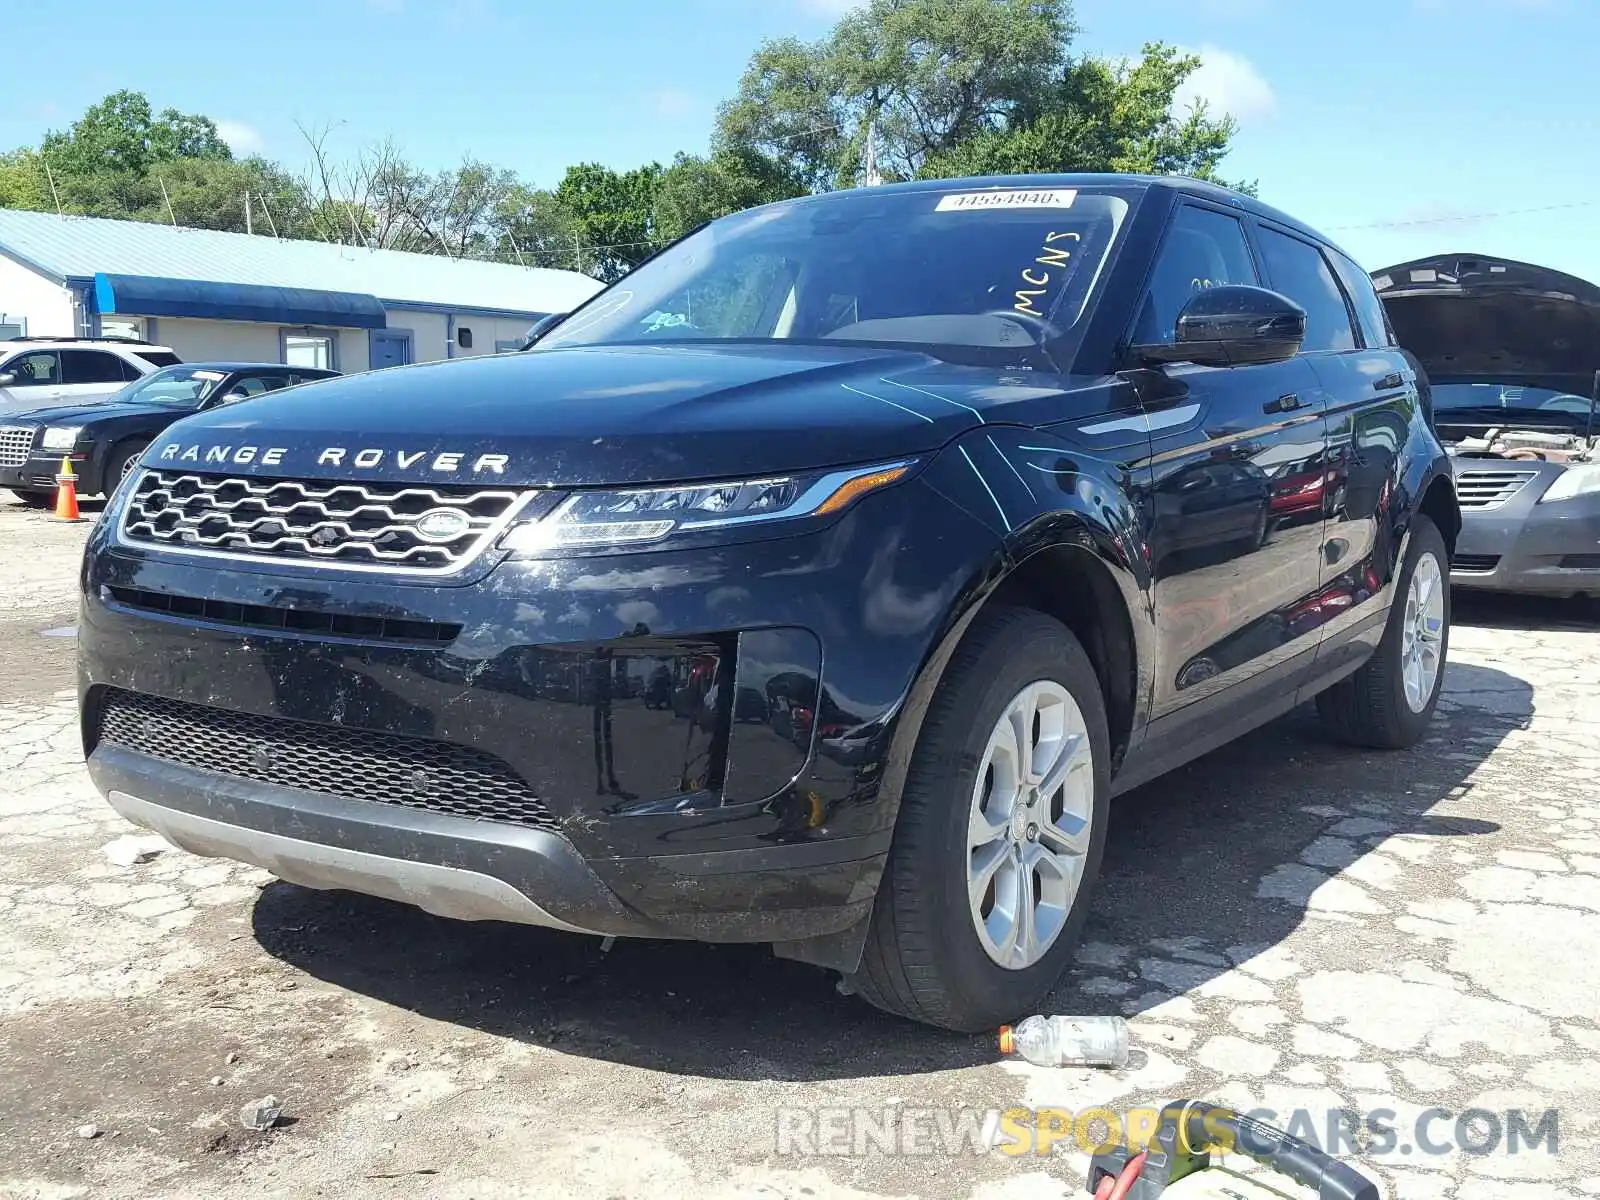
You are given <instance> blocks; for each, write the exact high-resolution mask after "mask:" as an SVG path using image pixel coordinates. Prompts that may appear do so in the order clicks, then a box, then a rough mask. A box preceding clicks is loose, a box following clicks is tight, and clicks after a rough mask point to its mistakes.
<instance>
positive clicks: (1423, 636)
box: [1400, 554, 1445, 713]
mask: <svg viewBox="0 0 1600 1200" xmlns="http://www.w3.org/2000/svg"><path fill="white" fill-rule="evenodd" d="M1444 589H1445V582H1444V572H1443V571H1441V570H1440V569H1439V560H1438V559H1437V558H1435V557H1434V556H1433V555H1432V554H1424V555H1422V557H1420V558H1419V559H1417V565H1416V568H1415V569H1414V570H1413V571H1412V572H1411V583H1410V585H1409V586H1408V587H1407V588H1406V611H1405V617H1404V622H1405V623H1404V625H1402V626H1401V634H1400V678H1401V682H1402V683H1403V684H1404V686H1405V694H1406V704H1407V705H1408V706H1409V707H1410V709H1411V711H1412V712H1417V713H1419V712H1421V711H1422V710H1423V709H1425V708H1427V707H1428V701H1429V699H1431V698H1432V696H1433V689H1434V687H1435V686H1436V685H1437V684H1438V681H1439V672H1440V670H1441V669H1442V668H1443V666H1444V659H1443V654H1442V653H1441V651H1442V649H1443V646H1444V632H1445V630H1444Z"/></svg>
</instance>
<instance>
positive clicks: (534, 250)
mask: <svg viewBox="0 0 1600 1200" xmlns="http://www.w3.org/2000/svg"><path fill="white" fill-rule="evenodd" d="M491 224H492V228H493V242H494V251H493V257H494V258H495V259H497V260H499V261H500V262H514V263H519V264H521V265H523V266H529V267H554V268H557V269H560V270H565V271H576V270H579V269H580V268H581V266H582V262H583V251H582V239H581V237H580V235H579V233H578V221H577V218H575V217H574V216H573V215H572V214H571V213H570V212H568V211H567V210H566V208H565V207H564V206H563V205H562V204H561V202H560V201H559V200H557V199H556V198H555V194H554V193H553V192H550V191H548V190H546V189H543V188H531V187H528V186H527V185H526V184H521V183H519V184H517V185H516V186H515V187H513V188H512V189H511V190H510V191H508V192H507V193H506V195H505V196H504V197H503V198H502V199H501V201H500V203H499V205H498V207H497V208H496V210H495V213H494V215H493V217H492V219H491Z"/></svg>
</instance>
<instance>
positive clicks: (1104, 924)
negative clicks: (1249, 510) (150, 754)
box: [254, 664, 1533, 1080]
mask: <svg viewBox="0 0 1600 1200" xmlns="http://www.w3.org/2000/svg"><path fill="white" fill-rule="evenodd" d="M1449 672H1450V675H1449V680H1448V686H1449V688H1450V690H1451V691H1452V692H1454V693H1457V694H1459V695H1460V696H1461V701H1460V703H1461V708H1460V710H1459V711H1457V712H1455V713H1453V714H1451V713H1446V714H1443V715H1441V717H1440V718H1439V719H1438V720H1437V721H1436V723H1435V725H1434V728H1433V730H1432V732H1431V733H1430V734H1429V736H1428V738H1427V739H1426V740H1425V741H1424V742H1423V743H1421V744H1420V745H1419V746H1417V747H1415V748H1414V749H1412V750H1410V751H1405V752H1400V753H1392V754H1379V753H1368V752H1364V751H1359V750H1351V749H1348V748H1344V747H1340V746H1337V745H1335V744H1333V743H1332V742H1330V741H1329V740H1328V739H1327V738H1326V737H1325V736H1324V735H1323V733H1322V731H1321V729H1320V727H1319V726H1318V724H1317V722H1316V718H1315V715H1314V713H1313V712H1311V711H1309V710H1308V709H1306V708H1302V709H1300V710H1297V711H1296V712H1294V713H1292V714H1290V715H1289V716H1287V717H1285V718H1284V719H1283V720H1280V721H1278V722H1275V723H1273V724H1272V725H1270V726H1267V727H1266V728H1264V729H1261V730H1259V731H1257V732H1256V733H1254V734H1252V735H1250V736H1247V737H1245V738H1242V739H1240V740H1239V741H1238V742H1235V743H1234V744H1232V745H1230V746H1227V747H1225V748H1223V749H1222V750H1219V751H1217V752H1215V753H1213V754H1211V755H1208V756H1207V757H1205V758H1203V759H1201V760H1199V761H1198V762H1196V763H1194V764H1191V765H1190V766H1188V767H1186V768H1183V769H1181V770H1179V771H1177V772H1174V773H1173V774H1171V775H1168V776H1166V777H1165V778H1163V779H1160V780H1157V781H1156V782H1155V783H1152V784H1150V785H1148V786H1146V787H1144V788H1141V789H1139V790H1138V791H1137V792H1134V793H1131V794H1129V795H1128V796H1126V797H1124V798H1122V799H1121V800H1119V801H1118V802H1117V805H1116V806H1115V808H1114V810H1113V824H1112V828H1111V831H1110V839H1109V848H1108V850H1107V853H1106V860H1105V865H1104V869H1103V871H1102V876H1101V881H1100V885H1099V888H1098V891H1097V893H1096V900H1095V904H1094V908H1093V910H1092V913H1091V915H1090V918H1089V922H1088V926H1087V928H1086V930H1085V933H1084V938H1085V940H1086V941H1092V942H1104V943H1111V944H1113V945H1117V946H1122V947H1128V948H1130V949H1132V950H1133V951H1134V952H1135V957H1137V956H1138V955H1139V954H1146V953H1149V950H1148V948H1147V947H1148V945H1149V943H1150V942H1151V941H1152V940H1154V939H1161V938H1183V937H1198V938H1201V939H1203V940H1204V941H1206V942H1208V943H1211V944H1213V945H1217V946H1221V947H1226V946H1229V945H1234V944H1238V943H1260V944H1265V945H1272V944H1275V943H1277V942H1279V941H1281V940H1283V939H1284V938H1285V937H1287V936H1288V935H1289V934H1290V933H1291V932H1292V931H1293V930H1294V929H1295V928H1297V927H1298V926H1299V925H1300V923H1301V922H1302V921H1303V920H1304V919H1305V907H1306V903H1307V900H1308V897H1309V894H1310V891H1311V886H1312V883H1314V880H1312V881H1311V882H1308V884H1307V886H1306V887H1305V888H1304V892H1305V894H1304V895H1300V896H1298V898H1296V897H1295V896H1294V895H1293V894H1291V895H1289V896H1287V897H1283V898H1279V899H1276V900H1271V901H1264V900H1261V899H1259V898H1257V889H1258V887H1259V886H1260V882H1261V880H1262V879H1263V878H1264V877H1266V876H1268V875H1270V874H1272V873H1273V872H1274V871H1275V870H1276V869H1277V868H1278V867H1279V866H1280V865H1282V864H1288V863H1295V862H1296V861H1297V860H1298V858H1299V855H1300V853H1301V851H1302V850H1303V849H1304V847H1305V846H1307V845H1308V844H1309V843H1310V842H1312V841H1313V840H1315V839H1316V838H1317V837H1318V836H1319V835H1320V834H1321V833H1322V832H1323V830H1324V829H1325V828H1326V827H1327V825H1328V824H1329V818H1328V817H1327V816H1323V815H1317V814H1315V813H1308V812H1306V811H1304V809H1305V807H1306V806H1311V805H1315V806H1327V807H1328V808H1337V809H1339V810H1341V811H1347V812H1351V813H1354V812H1355V810H1354V808H1353V807H1352V806H1353V805H1355V804H1364V805H1367V806H1368V807H1369V808H1371V809H1372V810H1373V811H1374V812H1376V811H1379V810H1381V811H1382V813H1383V819H1384V820H1386V821H1387V822H1389V823H1390V824H1391V825H1392V826H1393V831H1394V832H1396V833H1416V834H1422V835H1428V836H1436V837H1444V838H1472V837H1475V836H1479V835H1481V834H1484V833H1489V832H1493V831H1494V830H1495V829H1496V828H1497V827H1496V826H1494V825H1492V824H1490V823H1488V822H1480V821H1471V820H1463V819H1458V818H1448V817H1443V816H1437V815H1434V814H1432V813H1431V812H1430V810H1431V809H1432V808H1433V807H1434V806H1436V805H1437V804H1438V803H1439V802H1440V801H1441V800H1443V799H1445V798H1446V797H1449V796H1450V795H1451V794H1452V793H1454V792H1455V791H1457V789H1458V788H1459V787H1460V786H1461V785H1462V783H1463V781H1464V779H1465V778H1466V777H1467V776H1468V775H1470V773H1471V771H1472V769H1473V768H1474V767H1475V766H1476V765H1477V763H1478V762H1479V761H1481V759H1482V758H1483V757H1484V756H1486V755H1488V754H1489V753H1490V752H1491V750H1492V747H1493V745H1494V744H1498V737H1494V736H1493V735H1494V734H1495V733H1496V732H1498V733H1499V734H1501V735H1503V734H1504V733H1505V732H1506V731H1509V730H1511V729H1513V728H1517V727H1519V726H1521V725H1523V724H1525V723H1526V721H1527V719H1528V717H1529V715H1530V714H1531V713H1532V711H1533V694H1532V689H1531V688H1530V687H1529V686H1528V684H1527V683H1525V682H1524V681H1522V680H1520V679H1517V678H1515V677H1513V676H1511V675H1507V674H1505V673H1504V672H1500V671H1495V670H1490V669H1487V668H1482V667H1476V666H1471V665H1466V664H1452V665H1451V666H1450V668H1449ZM1486 735H1489V736H1488V737H1486ZM1491 738H1492V739H1493V740H1492V741H1491V740H1490V739H1491ZM1469 739H1470V740H1469ZM254 926H255V934H256V938H257V940H258V941H259V942H260V944H261V946H262V947H263V948H264V949H266V950H267V952H268V953H270V954H272V955H274V956H276V957H277V958H279V959H281V960H283V961H284V962H286V963H288V964H290V965H292V966H295V967H297V968H299V969H302V970H304V971H306V972H308V973H310V974H311V975H313V976H315V977H318V978H320V979H324V980H326V981H328V982H330V983H333V984H336V985H338V986H340V987H343V988H349V989H352V990H354V991H356V992H358V993H361V994H364V995H368V996H372V997H375V998H377V999H380V1000H383V1001H385V1002H387V1003H390V1004H394V1005H398V1006H400V1007H402V1008H406V1009H410V1010H413V1011H416V1012H418V1013H421V1014H423V1015H425V1016H428V1017H431V1018H434V1019H436V1020H441V1021H446V1022H450V1023H452V1024H457V1025H461V1026H466V1027H470V1028H474V1029H478V1030H482V1031H485V1032H488V1033H492V1034H496V1035H500V1036H504V1037H509V1038H515V1039H519V1040H523V1041H526V1042H530V1043H535V1044H539V1045H544V1046H549V1047H552V1048H555V1049H559V1050H562V1051H564V1052H566V1053H570V1054H580V1055H586V1056H591V1057H595V1058H600V1059H607V1060H613V1061H618V1062H625V1063H629V1064H632V1065H635V1066H640V1067H647V1068H653V1069H658V1070H664V1071H672V1072H677V1073H687V1074H695V1075H703V1076H709V1077H716V1078H731V1079H785V1080H787V1079H799V1080H811V1079H828V1078H854V1077H858V1076H869V1075H879V1076H888V1075H907V1074H921V1073H925V1072H932V1071H941V1070H950V1069H953V1068H959V1067H965V1066H972V1065H975V1064H978V1063H981V1062H986V1061H992V1059H993V1058H994V1050H993V1042H992V1040H991V1039H990V1038H988V1037H981V1038H980V1037H959V1036H954V1035H950V1034H947V1033H942V1032H939V1031H935V1030H931V1029H926V1028H924V1027H921V1026H917V1025H914V1024H911V1023H908V1022H904V1021H899V1020H895V1019H891V1018H889V1017H886V1016H884V1015H882V1014H880V1013H878V1012H876V1011H875V1010H873V1009H871V1008H869V1007H867V1005H865V1004H864V1003H862V1002H860V1001H859V1000H856V999H853V998H846V997H843V996H840V995H839V994H838V993H837V992H836V990H835V986H834V980H835V978H836V977H835V976H832V975H830V974H827V973H824V972H822V971H819V970H816V969H813V968H811V967H807V966H804V965H801V964H796V963H790V962H784V961H780V960H777V959H775V958H773V957H772V955H771V954H770V953H769V952H768V951H767V950H765V949H764V948H761V947H749V946H719V947H711V946H703V945H694V944H687V943H650V942H628V941H619V942H617V943H616V944H615V946H614V948H613V949H612V951H611V952H610V953H608V954H602V953H601V951H600V943H599V942H598V940H596V939H593V938H584V937H577V936H572V935H566V934H559V933H552V932H548V931H544V930H538V929H530V928H522V927H518V926H509V925H500V924H492V925H491V924H462V923H456V922H451V921H446V920H442V919H439V918H435V917H430V916H428V915H427V914H425V913H422V912H420V911H418V910H415V909H412V908H409V907H406V906H402V905H398V904H390V903H387V902H383V901H378V900H372V899H369V898H365V897H360V896H354V895H349V894H345V893H320V892H315V891H308V890H306V889H303V888H299V887H295V886H291V885H289V884H283V883H276V884H273V885H272V886H270V887H268V888H267V889H266V890H265V891H264V892H263V893H262V895H261V897H260V899H259V900H258V901H257V903H256V906H255V913H254ZM1184 966H1185V972H1186V975H1185V979H1184V981H1183V986H1184V987H1194V986H1198V985H1199V984H1201V983H1203V982H1204V980H1205V979H1206V978H1208V977H1209V976H1210V975H1212V974H1217V973H1220V972H1222V971H1224V970H1226V969H1227V968H1226V967H1225V966H1221V965H1218V966H1214V967H1209V968H1208V967H1205V966H1203V965H1201V964H1184ZM1132 970H1133V964H1132V963H1130V964H1129V967H1128V969H1127V970H1126V971H1122V972H1109V973H1111V974H1113V975H1116V974H1121V975H1123V976H1124V977H1126V978H1128V979H1129V980H1131V979H1132ZM1107 973H1108V972H1107V970H1106V968H1105V967H1104V966H1101V965H1094V966H1090V965H1087V964H1083V965H1080V966H1079V967H1078V968H1075V969H1074V970H1073V971H1071V972H1069V973H1068V975H1067V976H1066V978H1065V979H1064V980H1063V983H1062V986H1061V987H1060V988H1058V989H1057V992H1056V994H1055V996H1054V997H1052V1010H1053V1011H1056V1012H1077V1013H1086V1012H1123V1011H1128V1009H1130V1008H1131V1009H1133V1010H1138V1009H1140V1008H1143V1007H1149V1006H1150V1005H1153V1004H1155V1003H1158V1002H1159V1001H1160V1000H1161V999H1164V998H1165V994H1163V993H1159V992H1158V993H1153V994H1152V993H1151V992H1150V986H1151V985H1150V984H1148V983H1146V982H1140V983H1138V984H1137V985H1136V986H1135V987H1134V988H1133V990H1131V991H1130V992H1129V993H1128V995H1129V997H1131V999H1130V1000H1129V1001H1128V1003H1127V1007H1126V1008H1125V1007H1124V1001H1122V1000H1116V999H1108V998H1107V997H1105V996H1104V995H1089V994H1085V993H1084V992H1083V991H1082V990H1081V986H1082V984H1083V982H1084V981H1085V980H1086V979H1089V978H1091V977H1095V976H1104V975H1105V974H1107ZM1179 990H1181V989H1178V988H1174V989H1172V992H1171V994H1177V992H1178V991H1179Z"/></svg>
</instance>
